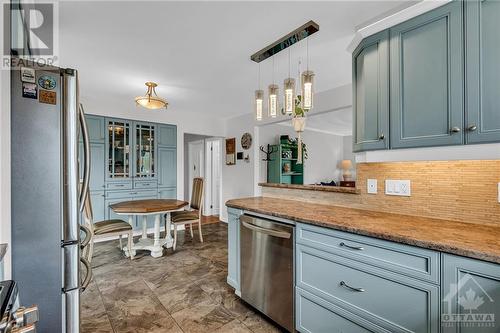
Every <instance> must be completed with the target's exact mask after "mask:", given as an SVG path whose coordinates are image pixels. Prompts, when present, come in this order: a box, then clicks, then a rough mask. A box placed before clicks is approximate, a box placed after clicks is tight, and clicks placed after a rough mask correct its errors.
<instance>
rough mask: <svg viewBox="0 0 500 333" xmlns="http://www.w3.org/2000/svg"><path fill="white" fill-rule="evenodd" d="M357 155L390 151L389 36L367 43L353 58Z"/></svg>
mask: <svg viewBox="0 0 500 333" xmlns="http://www.w3.org/2000/svg"><path fill="white" fill-rule="evenodd" d="M352 59H353V61H352V75H353V110H354V121H353V124H354V126H353V140H354V147H353V149H354V151H362V150H372V149H384V148H389V144H388V143H389V33H388V31H382V32H380V33H378V34H376V35H373V36H370V37H368V38H366V39H364V40H363V41H362V42H361V44H360V45H359V46H358V47H357V48H356V50H355V51H354V53H353V55H352Z"/></svg>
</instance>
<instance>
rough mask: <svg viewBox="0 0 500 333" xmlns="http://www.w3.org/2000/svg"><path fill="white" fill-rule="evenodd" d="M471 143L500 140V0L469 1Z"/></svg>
mask: <svg viewBox="0 0 500 333" xmlns="http://www.w3.org/2000/svg"><path fill="white" fill-rule="evenodd" d="M465 20H466V22H465V27H466V30H465V32H466V49H465V52H466V77H467V81H466V92H467V99H466V101H467V104H466V107H467V109H466V110H467V112H466V115H467V118H466V120H467V121H466V140H467V143H479V142H495V141H496V142H498V141H500V63H499V59H500V37H499V32H500V1H497V0H483V1H479V0H475V1H466V2H465Z"/></svg>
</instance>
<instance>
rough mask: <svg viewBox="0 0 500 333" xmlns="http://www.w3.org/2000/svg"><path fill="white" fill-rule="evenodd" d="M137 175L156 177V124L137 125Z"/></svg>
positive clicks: (139, 176)
mask: <svg viewBox="0 0 500 333" xmlns="http://www.w3.org/2000/svg"><path fill="white" fill-rule="evenodd" d="M135 140H136V141H135V156H136V158H135V163H136V164H135V177H137V178H145V177H155V173H156V169H155V149H154V147H155V142H154V141H155V126H154V125H145V124H136V125H135Z"/></svg>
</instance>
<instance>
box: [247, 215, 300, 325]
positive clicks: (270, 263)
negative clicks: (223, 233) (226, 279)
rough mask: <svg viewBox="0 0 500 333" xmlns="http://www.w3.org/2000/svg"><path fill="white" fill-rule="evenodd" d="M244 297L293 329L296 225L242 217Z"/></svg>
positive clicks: (248, 216)
mask: <svg viewBox="0 0 500 333" xmlns="http://www.w3.org/2000/svg"><path fill="white" fill-rule="evenodd" d="M240 222H241V226H240V255H241V258H240V259H241V260H240V263H241V298H242V299H243V300H244V301H245V302H247V303H248V304H250V305H252V306H253V307H255V308H256V309H257V310H259V311H261V312H262V313H264V314H265V315H267V316H268V317H269V318H271V319H272V320H274V321H275V322H276V323H277V324H279V325H281V326H282V327H283V328H286V329H287V330H288V331H289V332H294V326H295V325H294V302H293V300H294V292H293V290H294V289H293V285H294V280H293V246H294V230H295V226H294V225H290V224H285V223H280V222H275V221H271V220H266V219H262V218H257V217H253V216H250V215H242V216H240Z"/></svg>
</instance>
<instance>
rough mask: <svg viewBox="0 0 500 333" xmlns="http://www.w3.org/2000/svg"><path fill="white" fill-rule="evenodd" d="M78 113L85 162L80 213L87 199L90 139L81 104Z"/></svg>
mask: <svg viewBox="0 0 500 333" xmlns="http://www.w3.org/2000/svg"><path fill="white" fill-rule="evenodd" d="M78 111H79V118H80V124H81V127H82V134H83V156H84V160H85V162H84V168H83V186H82V192H81V193H80V211H81V212H82V211H83V207H84V205H85V200H86V199H87V192H88V190H89V185H90V138H89V131H88V127H87V121H86V120H85V112H84V110H83V105H82V104H81V103H80V105H79V108H78Z"/></svg>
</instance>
